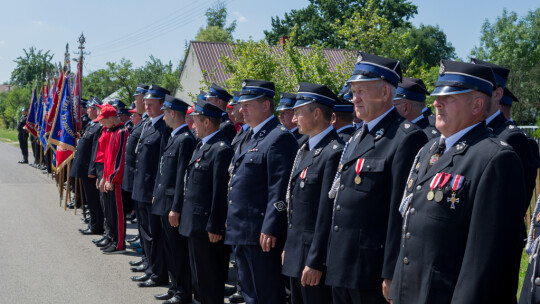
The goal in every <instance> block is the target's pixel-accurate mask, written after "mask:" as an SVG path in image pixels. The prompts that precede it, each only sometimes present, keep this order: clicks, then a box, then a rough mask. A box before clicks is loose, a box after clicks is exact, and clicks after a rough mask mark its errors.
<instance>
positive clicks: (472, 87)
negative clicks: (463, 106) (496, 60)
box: [431, 60, 495, 96]
mask: <svg viewBox="0 0 540 304" xmlns="http://www.w3.org/2000/svg"><path fill="white" fill-rule="evenodd" d="M494 87H495V77H494V76H493V72H492V70H491V68H489V67H487V66H483V65H478V64H473V63H466V62H459V61H451V60H441V64H440V68H439V79H438V80H437V82H436V83H435V90H433V92H432V93H431V95H432V96H439V95H453V94H462V93H467V92H470V91H479V92H482V93H484V94H486V95H488V96H491V94H492V93H493V88H494Z"/></svg>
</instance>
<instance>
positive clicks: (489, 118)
mask: <svg viewBox="0 0 540 304" xmlns="http://www.w3.org/2000/svg"><path fill="white" fill-rule="evenodd" d="M499 113H501V110H497V112H495V114H493V115H491V116H490V117H488V118H486V125H489V123H490V122H491V121H492V120H493V119H495V117H497V115H499Z"/></svg>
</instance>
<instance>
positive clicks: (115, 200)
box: [105, 184, 126, 250]
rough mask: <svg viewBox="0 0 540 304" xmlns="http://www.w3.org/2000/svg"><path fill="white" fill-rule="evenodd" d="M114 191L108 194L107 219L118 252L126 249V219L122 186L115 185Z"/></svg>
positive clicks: (110, 234)
mask: <svg viewBox="0 0 540 304" xmlns="http://www.w3.org/2000/svg"><path fill="white" fill-rule="evenodd" d="M113 186H114V190H112V191H109V192H107V193H106V194H105V195H106V197H107V202H106V204H105V205H106V211H107V213H106V215H105V216H106V218H107V222H108V227H109V236H110V238H111V239H112V240H113V242H114V243H115V244H116V249H117V250H123V249H125V237H126V217H125V214H124V204H123V203H122V189H121V185H120V184H113Z"/></svg>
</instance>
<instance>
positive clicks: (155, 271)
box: [146, 214, 169, 283]
mask: <svg viewBox="0 0 540 304" xmlns="http://www.w3.org/2000/svg"><path fill="white" fill-rule="evenodd" d="M150 233H151V242H150V254H147V256H146V257H147V258H148V263H149V265H150V268H151V269H152V277H151V279H152V280H153V281H155V282H158V283H167V282H169V273H168V270H167V261H166V260H165V245H164V242H165V240H164V238H165V234H164V232H163V228H162V225H161V215H156V214H150Z"/></svg>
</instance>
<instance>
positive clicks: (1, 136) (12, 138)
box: [0, 128, 19, 145]
mask: <svg viewBox="0 0 540 304" xmlns="http://www.w3.org/2000/svg"><path fill="white" fill-rule="evenodd" d="M18 135H19V133H18V132H17V130H14V129H6V128H0V140H1V141H3V142H7V143H10V144H13V143H17V145H18V144H19V139H18Z"/></svg>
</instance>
